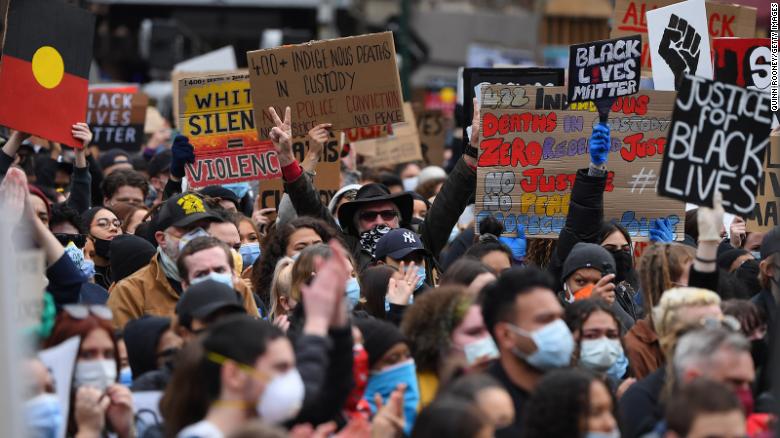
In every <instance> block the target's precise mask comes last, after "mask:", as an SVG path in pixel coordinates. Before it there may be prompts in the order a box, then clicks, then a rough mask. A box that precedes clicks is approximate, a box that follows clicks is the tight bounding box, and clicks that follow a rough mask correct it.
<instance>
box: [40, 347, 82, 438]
mask: <svg viewBox="0 0 780 438" xmlns="http://www.w3.org/2000/svg"><path fill="white" fill-rule="evenodd" d="M80 346H81V337H80V336H74V337H72V338H70V339H68V340H67V341H65V342H62V343H60V344H57V345H55V346H54V347H51V348H47V349H46V350H41V351H39V352H38V359H40V360H41V362H43V365H44V366H46V368H48V370H49V373H51V376H52V378H53V379H54V392H55V393H56V394H57V398H58V399H59V400H60V406H61V407H62V418H69V417H68V411H69V409H70V398H71V397H70V387H71V384H72V380H73V368H74V367H75V366H76V356H78V354H79V347H80ZM67 425H68V424H67V421H66V422H64V424H62V425H61V427H60V428H59V438H63V437H64V436H65V434H66V432H67V431H68V427H67Z"/></svg>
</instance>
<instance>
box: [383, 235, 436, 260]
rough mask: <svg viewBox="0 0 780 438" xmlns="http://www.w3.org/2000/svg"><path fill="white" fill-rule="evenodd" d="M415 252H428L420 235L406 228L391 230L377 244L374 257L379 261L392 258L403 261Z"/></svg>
mask: <svg viewBox="0 0 780 438" xmlns="http://www.w3.org/2000/svg"><path fill="white" fill-rule="evenodd" d="M414 251H423V252H426V253H427V251H426V250H425V246H424V245H423V243H422V239H421V238H420V235H419V234H417V233H415V232H414V231H412V230H407V229H406V228H396V229H394V230H390V231H389V232H388V233H387V234H385V235H384V236H382V237H381V238H380V239H379V240H378V241H377V242H376V249H375V250H374V255H375V257H376V258H377V260H382V259H384V258H385V257H390V258H391V259H394V260H401V259H403V258H404V257H406V256H407V255H409V254H411V253H412V252H414Z"/></svg>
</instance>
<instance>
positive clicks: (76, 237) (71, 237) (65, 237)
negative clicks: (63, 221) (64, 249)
mask: <svg viewBox="0 0 780 438" xmlns="http://www.w3.org/2000/svg"><path fill="white" fill-rule="evenodd" d="M54 237H56V238H57V241H58V242H60V244H62V246H68V244H69V243H70V242H73V244H74V245H76V247H77V248H84V245H86V244H87V235H86V234H66V233H54Z"/></svg>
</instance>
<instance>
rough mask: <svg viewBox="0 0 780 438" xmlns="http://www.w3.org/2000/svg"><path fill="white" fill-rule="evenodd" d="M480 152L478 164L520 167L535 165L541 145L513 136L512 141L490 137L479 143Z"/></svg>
mask: <svg viewBox="0 0 780 438" xmlns="http://www.w3.org/2000/svg"><path fill="white" fill-rule="evenodd" d="M479 148H480V149H481V150H482V154H481V155H480V156H479V161H478V163H477V164H478V165H479V166H480V167H487V166H512V167H517V166H518V165H520V166H521V167H527V166H537V165H538V164H539V161H541V159H542V145H541V144H539V142H536V141H532V142H529V143H527V144H526V143H525V141H523V139H521V138H515V139H514V140H512V143H509V142H505V141H504V139H503V138H490V139H487V140H483V141H482V142H481V143H480V144H479Z"/></svg>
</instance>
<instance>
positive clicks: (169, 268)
mask: <svg viewBox="0 0 780 438" xmlns="http://www.w3.org/2000/svg"><path fill="white" fill-rule="evenodd" d="M157 254H158V255H159V256H160V267H162V270H163V272H165V276H166V277H168V278H170V279H171V280H174V281H178V282H181V278H180V277H179V268H177V267H176V262H175V261H174V260H173V259H172V258H170V257H168V254H166V253H165V251H163V249H162V246H158V247H157Z"/></svg>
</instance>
